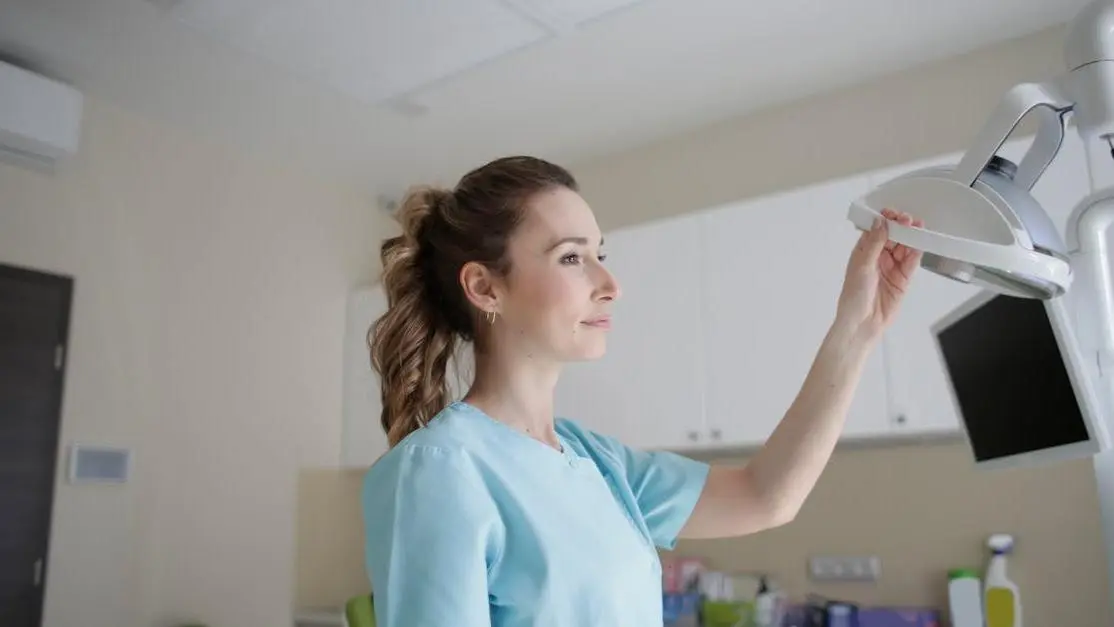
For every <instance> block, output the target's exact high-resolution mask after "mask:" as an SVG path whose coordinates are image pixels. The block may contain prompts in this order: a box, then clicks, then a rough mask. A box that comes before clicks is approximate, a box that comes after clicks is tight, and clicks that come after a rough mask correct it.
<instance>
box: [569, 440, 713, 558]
mask: <svg viewBox="0 0 1114 627" xmlns="http://www.w3.org/2000/svg"><path fill="white" fill-rule="evenodd" d="M571 424H573V425H575V423H571ZM577 427H578V426H577ZM578 428H579V427H578ZM588 433H589V434H590V436H589V437H588V438H587V441H588V442H591V443H592V445H593V446H599V447H601V448H604V449H607V450H608V451H609V452H610V457H611V458H613V459H616V460H618V463H619V464H620V465H621V466H622V472H623V473H624V475H625V478H626V481H627V484H628V485H629V487H630V490H631V492H632V493H633V495H634V499H635V502H636V503H637V504H638V509H639V511H640V512H641V514H642V518H643V520H644V521H645V524H646V528H647V530H648V531H649V534H650V538H651V539H652V540H653V542H654V544H655V545H656V546H658V547H660V548H663V549H672V548H673V547H674V546H676V544H677V535H678V534H679V533H680V532H681V529H682V528H683V527H684V526H685V523H686V522H688V519H689V516H691V515H692V511H693V509H694V508H695V507H696V502H697V501H698V500H700V494H701V493H702V492H703V491H704V484H705V483H706V481H707V479H708V472H709V470H710V466H709V465H708V464H706V463H704V462H700V461H697V460H695V459H691V458H689V457H684V456H683V455H678V454H676V453H672V452H668V451H643V450H639V449H636V448H633V447H630V446H627V445H625V444H623V443H622V442H620V441H619V440H617V439H615V438H613V437H610V436H605V435H601V434H599V433H594V432H588Z"/></svg>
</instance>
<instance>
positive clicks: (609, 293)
mask: <svg viewBox="0 0 1114 627" xmlns="http://www.w3.org/2000/svg"><path fill="white" fill-rule="evenodd" d="M600 272H601V275H600V286H599V288H598V289H597V293H598V295H599V298H600V300H608V301H611V300H616V299H617V298H619V297H620V296H621V295H622V293H623V290H622V288H621V287H620V286H619V281H618V280H617V279H616V278H615V275H614V274H612V273H611V272H610V271H609V270H608V269H607V268H605V267H603V266H602V265H601V266H600Z"/></svg>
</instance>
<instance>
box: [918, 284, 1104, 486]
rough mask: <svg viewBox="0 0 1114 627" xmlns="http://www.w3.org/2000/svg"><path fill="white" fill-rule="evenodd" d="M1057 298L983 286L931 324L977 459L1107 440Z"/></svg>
mask: <svg viewBox="0 0 1114 627" xmlns="http://www.w3.org/2000/svg"><path fill="white" fill-rule="evenodd" d="M1068 321H1069V317H1068V313H1067V311H1066V309H1065V306H1064V303H1063V302H1062V301H1061V299H1053V300H1038V299H1031V298H1019V297H1014V296H1005V295H1000V294H995V293H993V292H989V291H985V292H982V293H981V294H979V295H978V296H975V297H974V298H972V299H970V300H968V301H967V302H965V303H964V304H962V305H961V306H959V307H958V308H957V309H956V310H954V311H953V312H951V313H950V314H949V315H947V316H946V317H945V318H943V319H941V320H940V321H938V322H937V323H936V324H935V325H933V328H932V332H933V335H934V337H935V338H936V345H937V348H938V349H939V351H940V355H941V358H942V360H943V364H944V369H945V378H946V379H947V381H948V384H949V386H950V389H951V392H952V399H951V400H952V402H953V403H954V404H955V407H956V409H957V411H958V413H959V417H960V421H961V423H962V426H963V429H964V431H965V433H966V437H967V441H968V443H969V444H970V446H971V451H972V453H973V454H974V457H975V462H976V463H977V464H978V465H979V466H980V467H1005V466H1017V465H1029V464H1033V463H1041V462H1046V461H1054V460H1065V459H1072V458H1078V457H1085V456H1090V455H1094V454H1096V453H1098V452H1100V451H1101V450H1104V449H1105V448H1106V442H1107V437H1106V429H1105V425H1104V424H1103V423H1102V422H1101V415H1100V412H1099V411H1098V407H1099V405H1098V403H1097V398H1096V396H1095V392H1094V389H1093V387H1092V384H1091V382H1090V379H1089V378H1088V377H1087V376H1085V374H1084V373H1085V372H1086V369H1085V367H1084V362H1083V358H1082V356H1081V354H1080V350H1079V346H1078V344H1077V343H1076V341H1075V336H1074V334H1073V333H1072V332H1071V326H1070V324H1069V323H1068Z"/></svg>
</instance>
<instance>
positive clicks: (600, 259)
mask: <svg viewBox="0 0 1114 627" xmlns="http://www.w3.org/2000/svg"><path fill="white" fill-rule="evenodd" d="M597 259H599V261H600V263H603V262H605V261H607V254H605V253H600V254H599V257H597Z"/></svg>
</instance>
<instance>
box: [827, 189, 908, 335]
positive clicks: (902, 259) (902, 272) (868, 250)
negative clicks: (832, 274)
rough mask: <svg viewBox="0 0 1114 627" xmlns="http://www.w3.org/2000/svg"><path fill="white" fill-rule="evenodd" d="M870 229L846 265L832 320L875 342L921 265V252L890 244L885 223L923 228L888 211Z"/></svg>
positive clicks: (884, 210) (892, 315)
mask: <svg viewBox="0 0 1114 627" xmlns="http://www.w3.org/2000/svg"><path fill="white" fill-rule="evenodd" d="M882 216H883V217H882V219H879V220H878V221H877V222H876V223H875V225H874V228H873V229H871V230H870V231H866V232H864V233H863V234H862V236H860V237H859V242H858V244H857V245H856V246H855V249H854V251H852V253H851V258H850V259H849V260H848V263H847V272H846V275H845V276H844V279H843V291H842V293H841V294H840V296H839V304H838V307H837V314H836V317H837V319H838V320H839V321H840V323H842V324H847V325H850V327H851V329H852V330H853V331H854V332H855V333H857V334H863V335H865V337H867V338H869V339H877V338H878V337H880V336H881V335H882V332H883V331H885V329H886V327H888V326H889V324H890V323H891V322H893V319H894V316H895V315H896V314H897V310H898V308H899V306H900V304H901V300H902V298H903V297H904V296H905V292H906V290H907V289H908V288H909V282H910V280H911V279H912V276H913V272H914V271H915V270H916V269H917V266H919V265H920V263H921V256H922V253H921V251H918V250H914V249H912V248H909V247H907V246H903V245H901V244H897V243H895V242H891V241H890V240H889V238H888V237H887V235H888V233H889V228H888V221H889V220H893V221H895V222H897V223H898V224H903V225H905V226H915V227H923V226H924V222H923V221H922V220H914V219H913V218H912V217H910V216H909V215H908V214H905V213H901V212H899V211H893V210H891V209H883V210H882Z"/></svg>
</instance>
